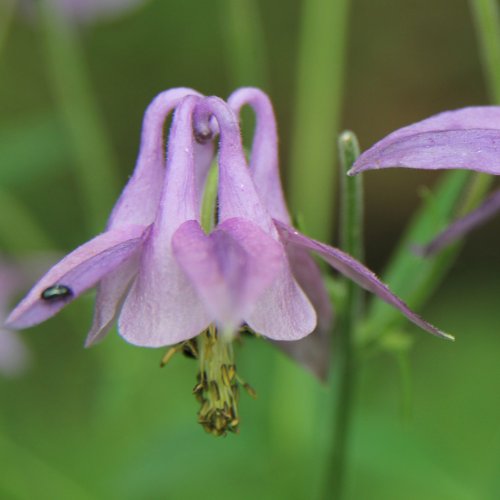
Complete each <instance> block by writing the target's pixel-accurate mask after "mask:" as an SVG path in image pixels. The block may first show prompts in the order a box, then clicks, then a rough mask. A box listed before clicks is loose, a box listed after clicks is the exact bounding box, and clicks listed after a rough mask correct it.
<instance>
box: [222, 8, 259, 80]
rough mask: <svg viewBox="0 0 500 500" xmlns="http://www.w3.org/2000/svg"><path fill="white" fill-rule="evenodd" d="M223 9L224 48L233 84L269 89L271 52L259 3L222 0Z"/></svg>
mask: <svg viewBox="0 0 500 500" xmlns="http://www.w3.org/2000/svg"><path fill="white" fill-rule="evenodd" d="M221 7H222V8H221V14H222V23H221V24H222V28H223V32H224V35H225V39H226V43H225V44H224V47H225V49H226V51H227V52H226V60H227V62H228V67H229V72H230V77H231V80H232V83H233V85H235V86H236V87H240V86H250V85H252V86H256V87H261V88H265V89H267V88H268V82H269V78H268V71H267V64H266V62H267V55H266V53H267V51H266V47H265V42H264V40H265V37H264V30H263V27H262V22H261V16H260V12H259V6H258V4H257V2H255V1H254V0H222V1H221Z"/></svg>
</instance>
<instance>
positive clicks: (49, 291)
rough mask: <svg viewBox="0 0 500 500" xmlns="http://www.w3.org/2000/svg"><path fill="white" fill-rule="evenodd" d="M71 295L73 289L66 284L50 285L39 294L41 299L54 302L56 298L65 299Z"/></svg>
mask: <svg viewBox="0 0 500 500" xmlns="http://www.w3.org/2000/svg"><path fill="white" fill-rule="evenodd" d="M70 297H73V291H72V290H71V288H69V287H68V286H66V285H52V286H49V287H48V288H46V289H45V290H44V291H43V292H42V295H41V298H42V299H43V300H46V301H47V302H55V301H58V300H66V299H69V298H70Z"/></svg>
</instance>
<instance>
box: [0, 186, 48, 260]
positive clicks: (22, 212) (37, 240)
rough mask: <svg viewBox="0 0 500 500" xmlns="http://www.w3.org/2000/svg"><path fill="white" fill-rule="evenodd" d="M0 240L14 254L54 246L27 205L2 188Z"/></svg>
mask: <svg viewBox="0 0 500 500" xmlns="http://www.w3.org/2000/svg"><path fill="white" fill-rule="evenodd" d="M20 228H22V231H20V230H19V229H20ZM0 241H1V242H2V249H3V250H6V251H8V252H11V253H12V254H18V253H23V252H24V253H26V252H32V251H40V250H45V251H46V250H49V249H53V248H54V245H53V244H52V242H51V241H50V239H49V237H48V236H47V235H46V234H45V233H44V231H43V230H42V229H41V227H40V226H39V224H38V223H37V222H36V221H35V220H34V219H33V217H32V216H31V213H30V212H29V211H28V210H27V209H26V207H24V206H23V205H22V204H21V203H20V202H19V201H18V200H17V198H16V197H15V196H13V195H12V194H10V193H8V192H7V191H3V190H2V189H0Z"/></svg>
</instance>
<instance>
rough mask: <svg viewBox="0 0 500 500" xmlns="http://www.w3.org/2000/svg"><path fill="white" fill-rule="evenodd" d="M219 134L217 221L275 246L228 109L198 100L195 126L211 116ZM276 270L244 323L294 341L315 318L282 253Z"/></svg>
mask: <svg viewBox="0 0 500 500" xmlns="http://www.w3.org/2000/svg"><path fill="white" fill-rule="evenodd" d="M212 115H213V116H214V118H215V119H216V120H217V122H218V124H219V129H220V146H219V220H220V222H221V223H222V222H224V221H225V220H227V219H231V218H234V217H236V218H244V219H247V220H248V221H250V222H253V223H254V224H255V225H256V226H258V227H260V228H261V229H262V230H263V231H264V232H265V233H266V234H268V235H269V236H271V237H272V238H273V239H275V240H276V241H277V242H280V237H279V235H278V233H277V230H276V227H275V226H274V222H273V220H272V218H271V217H270V215H269V212H268V211H267V208H266V207H265V206H264V204H263V203H262V201H261V199H260V197H259V195H258V194H257V191H256V186H255V184H254V183H253V181H252V179H251V177H250V175H249V171H248V168H247V164H246V160H245V157H244V155H243V148H242V146H241V137H240V131H239V126H238V122H237V120H236V117H235V115H234V113H233V112H232V110H231V109H230V108H229V107H228V106H227V105H226V104H225V103H224V101H222V100H221V99H219V98H217V97H207V98H205V99H203V100H202V101H201V102H200V104H199V105H198V106H197V109H196V117H195V124H196V125H197V126H200V125H203V124H206V123H207V122H208V121H209V118H210V117H211V116H212ZM280 267H281V271H280V272H279V274H278V275H277V277H276V279H275V280H274V283H273V284H272V285H271V286H270V287H269V288H268V289H267V290H266V292H265V293H264V294H263V295H262V296H261V297H260V298H259V299H258V300H257V302H256V304H255V308H254V310H253V312H252V313H251V315H250V316H249V317H248V318H247V323H248V324H249V325H250V327H251V328H253V329H254V330H255V331H256V332H258V333H260V334H262V335H264V336H266V337H269V338H271V339H275V340H296V339H300V338H302V337H304V336H306V335H308V334H309V333H311V332H312V331H313V330H314V328H315V326H316V313H315V311H314V308H313V307H312V305H311V303H310V301H309V300H308V298H307V297H306V295H305V294H304V292H303V291H302V290H301V289H300V287H299V286H298V285H297V283H296V281H295V279H294V277H293V275H292V273H291V271H290V266H289V263H288V259H287V258H286V255H285V252H284V249H282V265H281V266H280Z"/></svg>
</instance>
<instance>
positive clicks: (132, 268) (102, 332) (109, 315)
mask: <svg viewBox="0 0 500 500" xmlns="http://www.w3.org/2000/svg"><path fill="white" fill-rule="evenodd" d="M139 257H140V256H139V253H138V252H137V253H135V254H133V255H132V257H130V258H129V259H127V260H126V261H124V262H123V263H122V264H120V265H119V266H118V267H117V268H116V269H115V270H114V271H112V272H111V273H109V274H108V275H107V276H105V277H104V278H103V279H102V280H101V281H100V282H99V285H98V287H97V293H96V299H95V310H94V318H93V321H92V327H91V328H90V332H89V333H88V335H87V339H86V340H85V347H90V346H92V345H94V344H95V343H97V342H99V341H101V340H102V339H103V338H104V337H105V336H106V334H107V333H108V332H109V330H110V329H111V327H112V326H113V324H114V323H115V321H116V319H117V318H118V315H119V313H120V309H121V306H122V304H123V301H124V300H125V296H126V294H127V292H128V289H129V287H130V284H131V283H132V280H133V279H134V278H135V276H136V275H137V271H138V268H139V261H140V258H139Z"/></svg>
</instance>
